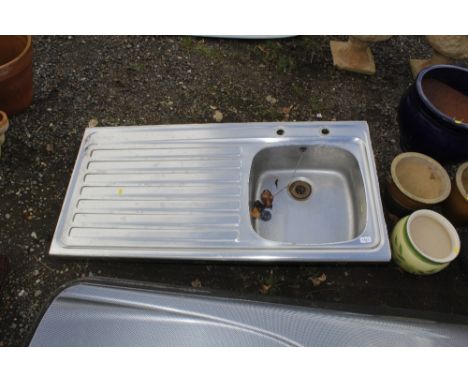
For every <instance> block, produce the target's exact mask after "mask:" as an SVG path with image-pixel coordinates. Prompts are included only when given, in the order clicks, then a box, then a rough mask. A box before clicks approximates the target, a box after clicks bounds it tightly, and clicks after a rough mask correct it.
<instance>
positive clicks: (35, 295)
mask: <svg viewBox="0 0 468 382" xmlns="http://www.w3.org/2000/svg"><path fill="white" fill-rule="evenodd" d="M41 294H42V291H40V290H37V291H35V292H34V297H39V296H40V295H41Z"/></svg>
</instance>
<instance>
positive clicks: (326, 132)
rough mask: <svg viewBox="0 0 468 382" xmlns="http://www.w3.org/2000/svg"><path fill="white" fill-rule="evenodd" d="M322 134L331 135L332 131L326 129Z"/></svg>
mask: <svg viewBox="0 0 468 382" xmlns="http://www.w3.org/2000/svg"><path fill="white" fill-rule="evenodd" d="M321 133H322V135H328V134H330V130H328V129H327V128H324V129H322V130H321Z"/></svg>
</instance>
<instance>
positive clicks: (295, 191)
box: [288, 180, 312, 200]
mask: <svg viewBox="0 0 468 382" xmlns="http://www.w3.org/2000/svg"><path fill="white" fill-rule="evenodd" d="M288 191H289V194H290V195H291V196H292V197H293V198H294V199H296V200H305V199H307V198H308V197H309V196H310V194H311V193H312V186H311V185H310V184H309V183H307V182H304V181H303V180H296V181H295V182H292V183H291V184H290V185H289V187H288Z"/></svg>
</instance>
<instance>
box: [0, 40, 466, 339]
mask: <svg viewBox="0 0 468 382" xmlns="http://www.w3.org/2000/svg"><path fill="white" fill-rule="evenodd" d="M329 40H330V37H298V38H292V39H286V40H280V41H236V40H208V39H207V40H203V39H200V38H190V37H181V38H180V37H66V36H63V37H35V38H34V39H33V44H34V86H35V94H34V102H33V105H31V107H30V108H29V109H28V110H27V111H25V112H24V113H22V114H21V115H18V116H15V117H12V118H11V125H10V130H9V131H8V133H7V140H6V143H5V145H4V146H3V148H2V157H1V159H0V190H1V192H2V197H1V204H0V227H1V229H0V250H1V253H2V254H5V255H6V256H7V258H8V259H9V273H8V275H7V277H6V279H5V281H4V284H3V286H2V290H1V292H0V294H1V295H0V345H4V346H8V345H24V344H25V343H27V340H28V334H29V332H30V331H31V329H32V328H33V326H34V323H35V321H36V320H37V318H38V317H39V315H40V312H41V310H42V309H44V308H45V307H46V306H47V303H48V301H49V300H50V299H51V298H52V297H53V296H54V293H55V291H56V290H57V288H59V287H60V286H61V285H62V284H64V283H66V282H69V281H72V280H77V279H84V278H88V277H92V276H104V277H119V278H126V279H135V280H142V281H151V282H160V283H168V284H171V285H181V286H193V287H195V288H198V287H206V288H211V289H215V290H224V291H229V292H230V293H234V294H236V295H242V296H246V295H256V294H258V295H260V294H268V295H271V296H276V297H281V298H282V299H285V300H287V301H288V300H289V301H292V302H293V301H296V300H297V299H301V300H303V301H306V302H307V303H310V304H313V303H316V302H324V303H329V302H332V303H333V302H334V303H344V304H354V305H356V304H358V305H364V306H384V307H396V308H411V309H421V310H424V311H434V312H445V313H452V314H453V313H457V314H467V313H468V298H467V297H468V282H467V278H466V277H465V276H464V274H463V272H462V269H461V266H460V264H459V262H455V263H454V264H452V265H451V266H450V267H449V268H448V269H446V270H445V271H443V272H441V273H440V274H437V275H434V276H430V277H419V276H412V275H409V274H405V273H403V272H402V271H400V270H399V269H398V268H397V267H396V266H395V265H394V264H392V263H388V264H320V265H316V264H312V265H300V264H298V265H266V264H262V265H250V264H249V265H246V264H233V263H231V264H216V263H175V262H166V263H162V262H139V263H138V262H116V261H112V262H108V261H94V260H93V261H91V260H66V259H65V260H63V259H52V258H50V257H49V256H48V255H47V253H48V247H49V244H50V241H51V239H52V235H53V231H54V228H55V224H56V222H57V219H58V216H59V213H60V209H61V205H62V200H63V198H64V195H65V191H66V187H67V184H68V181H69V178H70V175H71V171H72V168H73V164H74V161H75V158H76V155H77V151H78V147H79V144H80V141H81V137H82V134H83V131H84V129H85V127H86V126H88V123H89V121H90V120H92V119H95V120H97V123H98V126H119V125H150V124H155V125H157V124H174V123H205V122H213V121H214V117H220V115H219V114H217V115H216V116H214V111H213V109H212V107H211V106H216V107H217V108H218V110H219V111H220V112H221V113H222V117H223V119H222V121H223V122H253V121H277V120H290V121H293V120H298V121H301V120H305V121H307V120H317V119H319V118H320V115H321V117H322V118H323V119H324V120H332V119H336V120H367V121H368V123H369V126H370V130H371V137H372V142H373V147H374V152H375V155H376V162H377V168H378V173H379V180H380V183H381V185H383V181H384V179H385V177H386V176H387V172H388V170H389V166H390V162H391V160H392V158H393V157H394V156H395V155H396V154H398V153H399V152H400V147H399V144H398V139H399V137H398V125H397V122H396V107H397V105H398V101H399V99H400V97H401V95H402V93H403V92H404V90H405V89H406V88H407V87H408V86H409V85H410V83H411V82H412V78H411V74H410V70H409V65H408V59H409V58H410V57H425V56H427V55H428V54H429V53H430V49H429V47H428V45H427V44H426V42H425V41H424V39H423V38H421V37H394V38H392V39H391V40H389V41H386V42H383V43H379V44H376V45H375V46H374V47H373V52H374V56H375V60H376V64H377V74H376V75H375V76H373V77H368V76H363V75H359V74H353V73H347V72H340V71H337V70H335V69H334V68H333V66H332V60H331V55H330V51H329V46H328V43H329ZM275 100H276V102H274V101H275ZM291 106H292V108H291ZM94 122H96V121H94ZM449 171H451V172H453V168H449ZM388 223H389V227H390V226H391V223H392V222H390V221H389V222H388ZM322 274H325V275H326V281H324V282H322V283H321V284H320V285H314V282H313V281H315V284H317V278H319V279H321V280H323V279H324V277H322V278H320V277H319V276H321V275H322Z"/></svg>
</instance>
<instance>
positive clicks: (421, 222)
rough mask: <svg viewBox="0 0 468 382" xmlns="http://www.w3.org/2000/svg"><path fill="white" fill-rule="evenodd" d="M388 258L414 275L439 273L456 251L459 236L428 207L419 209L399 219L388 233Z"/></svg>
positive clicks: (458, 244) (455, 254)
mask: <svg viewBox="0 0 468 382" xmlns="http://www.w3.org/2000/svg"><path fill="white" fill-rule="evenodd" d="M391 244H392V259H393V260H394V261H395V262H396V263H397V264H398V265H399V266H400V267H401V268H403V269H404V270H405V271H407V272H409V273H413V274H417V275H429V274H433V273H437V272H440V271H441V270H442V269H444V268H446V267H447V266H448V265H449V264H450V262H451V261H453V260H454V259H455V258H456V257H457V256H458V253H459V252H460V237H459V236H458V233H457V231H456V229H455V228H454V227H453V225H452V224H451V223H450V222H449V221H448V220H447V219H446V218H444V217H443V216H442V215H440V214H438V213H437V212H434V211H431V210H419V211H415V212H413V213H412V214H411V215H410V216H407V217H405V218H403V219H401V220H400V221H399V222H398V223H397V225H396V226H395V228H394V229H393V232H392V235H391Z"/></svg>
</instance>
